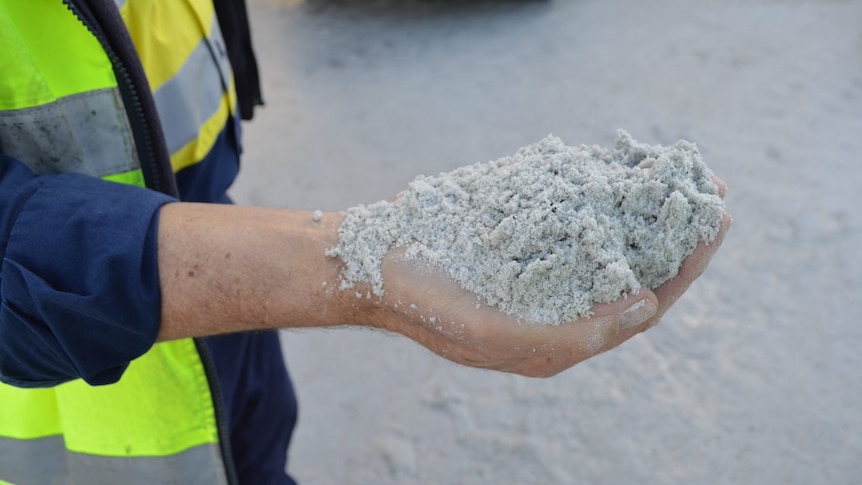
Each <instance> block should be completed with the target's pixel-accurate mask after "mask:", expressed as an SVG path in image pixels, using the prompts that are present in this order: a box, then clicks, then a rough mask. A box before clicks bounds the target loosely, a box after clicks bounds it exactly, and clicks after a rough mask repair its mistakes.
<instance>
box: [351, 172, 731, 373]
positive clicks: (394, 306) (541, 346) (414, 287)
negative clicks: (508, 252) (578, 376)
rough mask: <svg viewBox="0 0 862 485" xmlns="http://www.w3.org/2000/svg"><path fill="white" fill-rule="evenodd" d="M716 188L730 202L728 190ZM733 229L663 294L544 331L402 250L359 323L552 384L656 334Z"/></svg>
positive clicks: (703, 250)
mask: <svg viewBox="0 0 862 485" xmlns="http://www.w3.org/2000/svg"><path fill="white" fill-rule="evenodd" d="M714 181H715V182H716V184H717V185H718V186H719V193H720V195H721V196H722V197H724V194H725V192H726V191H727V186H726V185H725V184H724V182H723V181H721V180H720V179H717V178H716V179H715V180H714ZM730 224H731V218H730V216H729V215H727V214H726V215H725V217H724V219H723V221H722V224H721V229H720V231H719V234H718V236H716V238H715V239H714V240H713V241H711V242H710V243H709V244H707V243H703V242H702V243H700V244H699V245H698V246H697V247H696V248H695V250H694V252H693V253H692V254H691V255H690V256H689V257H687V258H686V259H685V260H684V261H683V264H682V266H681V268H680V270H679V274H678V275H677V276H676V277H674V278H672V279H671V280H669V281H667V282H665V283H664V284H662V285H661V286H660V287H659V288H657V289H655V290H654V291H649V290H646V289H644V290H641V291H640V292H639V293H637V294H632V295H628V296H626V297H625V298H623V299H620V300H618V301H615V302H612V303H602V304H597V305H595V306H594V307H593V311H592V316H591V317H590V318H586V319H583V320H579V321H576V322H570V323H565V324H562V325H542V324H533V323H530V322H524V321H519V320H518V319H516V318H513V317H509V316H507V315H505V314H503V313H501V312H500V311H498V310H496V309H495V308H493V307H489V306H487V305H484V304H481V303H479V301H478V299H477V297H476V296H475V295H473V294H472V293H469V292H467V291H465V290H463V289H461V288H460V287H459V286H458V285H457V284H456V283H455V282H454V281H453V280H451V279H450V278H448V277H447V276H446V275H445V274H444V272H443V270H441V269H438V268H434V267H431V266H429V265H427V264H424V263H422V262H418V261H412V260H409V259H407V258H405V257H404V254H403V250H398V249H396V250H393V251H390V254H389V255H387V257H386V258H385V259H384V262H383V268H382V269H383V280H384V288H385V295H384V296H383V298H382V299H379V300H378V299H377V298H376V297H374V298H373V299H372V301H371V303H372V304H371V305H369V303H368V302H366V301H364V300H362V299H359V300H358V301H356V302H354V307H355V308H357V314H356V318H357V320H359V321H363V320H364V321H366V323H367V324H368V325H371V326H380V327H382V328H386V329H388V330H390V331H394V332H397V333H400V334H403V335H405V336H407V337H409V338H411V339H413V340H415V341H417V342H419V343H420V344H422V345H424V346H425V347H427V348H428V349H430V350H431V351H433V352H435V353H436V354H438V355H440V356H442V357H445V358H447V359H449V360H451V361H453V362H456V363H459V364H464V365H468V366H472V367H480V368H487V369H494V370H499V371H504V372H511V373H515V374H521V375H525V376H532V377H549V376H552V375H555V374H557V373H559V372H562V371H564V370H566V369H568V368H569V367H572V366H573V365H575V364H577V363H579V362H582V361H584V360H586V359H588V358H590V357H593V356H595V355H597V354H600V353H602V352H605V351H607V350H610V349H612V348H614V347H616V346H618V345H620V344H621V343H623V342H625V341H626V340H628V339H630V338H631V337H633V336H635V335H637V334H638V333H640V332H643V331H645V330H647V329H649V328H651V327H653V326H655V325H656V324H657V323H658V321H659V319H661V317H662V316H663V315H664V314H665V312H667V310H668V309H669V308H670V307H671V305H673V303H674V302H676V300H678V299H679V297H680V296H682V294H683V293H684V292H685V291H686V290H687V289H688V287H689V286H690V285H691V283H692V282H694V280H695V279H697V278H698V277H699V276H700V275H701V274H702V273H703V271H704V270H705V269H706V266H707V264H708V263H709V261H710V259H711V258H712V256H713V255H714V254H715V252H716V251H717V250H718V247H719V246H720V245H721V243H722V241H723V240H724V236H725V234H726V233H727V230H728V229H729V228H730ZM369 307H371V308H369Z"/></svg>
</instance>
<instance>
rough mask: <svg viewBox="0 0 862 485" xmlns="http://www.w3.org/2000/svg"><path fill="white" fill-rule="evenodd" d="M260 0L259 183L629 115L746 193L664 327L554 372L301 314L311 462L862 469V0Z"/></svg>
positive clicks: (248, 161)
mask: <svg viewBox="0 0 862 485" xmlns="http://www.w3.org/2000/svg"><path fill="white" fill-rule="evenodd" d="M249 2H250V4H249V8H250V16H251V21H252V26H253V29H254V32H253V34H254V40H255V43H256V48H257V52H258V56H259V58H258V60H259V62H260V65H261V70H262V76H263V82H264V97H265V100H266V102H267V105H266V107H264V108H263V109H261V110H259V111H258V113H257V117H256V120H255V121H254V122H252V123H250V124H247V125H245V150H246V151H245V158H244V168H243V171H242V173H241V175H240V179H239V181H238V183H237V185H236V186H235V188H234V189H233V191H232V195H233V196H234V197H235V198H236V200H237V201H238V202H239V203H243V204H255V205H261V206H271V207H291V208H297V209H323V210H340V209H345V208H347V207H350V206H352V205H356V204H359V203H371V202H374V201H377V200H379V199H383V198H387V197H389V196H391V195H393V194H395V193H396V192H398V191H400V190H401V189H403V188H405V187H406V185H407V183H408V182H409V181H410V180H412V179H413V178H414V177H415V176H416V175H418V174H436V173H439V172H441V171H445V170H450V169H453V168H455V167H458V166H461V165H466V164H470V163H474V162H480V161H486V160H489V159H495V158H498V157H501V156H505V155H510V154H512V153H514V151H515V150H516V149H517V148H518V147H520V146H523V145H526V144H529V143H532V142H535V141H537V140H539V139H540V138H541V137H543V136H545V135H547V134H548V133H553V134H555V135H557V136H560V137H561V138H562V139H563V140H564V141H565V142H567V143H568V144H580V143H587V144H602V145H607V144H610V143H612V141H613V137H614V134H615V131H616V130H617V129H618V128H625V129H627V130H629V131H630V132H631V133H632V135H633V136H634V137H635V138H636V139H638V140H640V141H644V142H648V143H653V144H657V143H660V144H667V143H672V142H674V141H676V140H677V139H679V138H685V139H688V140H691V141H694V142H696V143H697V144H698V146H699V147H700V149H701V152H702V154H703V156H704V159H705V160H706V161H707V163H708V164H709V165H710V166H711V167H712V168H713V169H714V171H715V172H716V173H717V174H718V175H720V176H721V177H722V178H724V180H725V181H727V183H728V185H729V187H730V190H729V193H728V195H727V199H726V200H727V205H728V208H729V211H730V212H731V213H732V214H733V216H734V227H733V229H732V230H731V232H730V234H729V235H728V237H727V240H726V242H725V244H724V246H723V247H722V249H721V251H719V253H718V255H717V256H716V257H715V259H714V261H713V263H712V265H711V266H710V268H709V270H708V271H707V273H706V274H705V275H704V276H703V277H702V278H701V279H700V280H698V281H697V282H696V283H695V284H694V286H693V287H692V288H691V290H690V291H689V292H688V293H687V294H686V296H685V297H684V298H683V300H681V301H680V302H679V303H678V304H677V305H676V306H675V307H674V309H673V310H672V311H671V312H670V313H669V314H668V315H667V316H666V317H665V318H664V320H663V321H662V323H661V324H660V325H659V326H658V327H656V328H655V329H653V330H651V331H650V332H648V333H647V334H643V335H640V336H638V337H636V338H634V339H632V340H631V341H629V342H627V343H626V344H625V345H623V346H621V347H619V348H618V349H616V350H614V351H612V352H610V353H607V354H604V355H602V356H599V357H597V358H595V359H593V360H591V361H588V362H585V363H583V364H581V365H579V366H577V367H575V368H573V369H571V370H569V371H568V372H566V373H563V374H561V375H559V376H557V377H554V378H552V379H548V380H531V379H526V378H520V377H515V376H508V375H501V374H495V373H492V372H488V371H479V370H473V369H468V368H464V367H458V366H456V365H454V364H450V363H448V362H445V361H443V360H441V359H439V358H437V357H435V356H433V355H431V354H430V353H429V352H427V351H426V350H424V349H423V348H421V347H419V346H417V345H415V344H413V343H412V342H410V341H408V340H406V339H403V338H399V337H393V336H388V335H384V334H381V333H375V332H370V331H365V330H353V329H336V330H328V331H321V330H308V331H301V332H297V331H291V332H286V333H284V334H283V343H284V349H285V353H286V357H287V361H288V363H289V368H290V371H291V373H292V376H293V378H294V381H295V384H296V387H297V391H298V394H299V399H300V420H299V427H298V430H297V433H296V435H295V440H294V443H293V446H292V448H291V453H290V470H291V473H292V474H293V475H295V476H296V477H297V478H298V479H299V481H300V482H301V483H303V484H305V485H316V484H320V485H323V484H336V483H338V484H360V483H361V484H366V483H374V484H411V483H417V484H418V483H421V484H432V483H433V484H503V483H506V484H508V483H517V484H557V483H559V484H576V483H583V484H636V483H644V484H691V483H695V484H731V483H742V484H826V483H829V484H850V483H860V480H862V411H860V410H862V214H860V210H859V207H858V206H859V204H860V202H862V195H860V192H862V190H860V184H862V155H860V154H862V1H860V0H699V1H696V2H693V1H687V0H676V1H675V0H653V1H650V2H644V1H641V0H615V1H602V0H554V1H550V0H549V1H538V0H537V1H513V0H510V1H479V0H476V1H467V0H461V1H454V0H452V1H442V0H438V1H432V0H426V1H420V0H389V1H383V0H380V1H369V0H366V1H359V0H354V1H350V0H342V1H331V0H330V1H324V0H317V1H307V2H302V1H296V0H294V1H290V0H249Z"/></svg>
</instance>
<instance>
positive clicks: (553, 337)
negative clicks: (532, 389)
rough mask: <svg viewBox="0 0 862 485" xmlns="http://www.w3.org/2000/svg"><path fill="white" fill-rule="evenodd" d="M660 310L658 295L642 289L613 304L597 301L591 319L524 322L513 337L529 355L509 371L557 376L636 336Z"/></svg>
mask: <svg viewBox="0 0 862 485" xmlns="http://www.w3.org/2000/svg"><path fill="white" fill-rule="evenodd" d="M657 309H658V300H657V298H656V296H655V294H654V293H653V292H651V291H649V290H642V291H640V292H639V293H633V294H630V295H627V296H626V297H624V298H621V299H619V300H617V301H614V302H611V303H601V304H597V305H595V306H594V313H593V314H592V315H591V316H590V317H589V318H584V319H580V320H577V321H575V322H569V323H564V324H561V325H535V324H522V325H520V331H521V332H522V333H521V335H518V336H511V338H518V339H520V341H521V342H523V343H524V344H526V345H527V346H528V347H527V348H525V349H523V350H526V351H527V355H526V358H525V359H523V360H521V361H518V362H515V363H514V364H513V365H512V366H510V368H509V369H507V370H509V371H510V372H514V373H516V374H521V375H524V376H529V377H549V376H551V375H555V374H557V373H559V372H562V371H563V370H566V369H568V368H569V367H572V366H574V365H575V364H577V363H579V362H582V361H584V360H586V359H589V358H590V357H593V356H595V355H597V354H599V353H602V352H605V351H607V350H610V349H612V348H614V347H616V346H618V345H620V344H621V343H623V342H625V341H626V340H628V339H629V338H631V337H633V336H634V335H637V334H638V333H639V332H640V331H642V328H641V327H642V326H643V324H644V323H645V322H647V321H648V320H649V319H650V317H651V316H652V315H653V314H654V313H655V312H656V311H657ZM530 352H532V355H530Z"/></svg>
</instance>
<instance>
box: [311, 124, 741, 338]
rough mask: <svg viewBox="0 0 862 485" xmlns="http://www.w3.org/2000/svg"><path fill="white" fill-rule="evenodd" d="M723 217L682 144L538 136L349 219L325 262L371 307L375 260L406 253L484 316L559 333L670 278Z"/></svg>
mask: <svg viewBox="0 0 862 485" xmlns="http://www.w3.org/2000/svg"><path fill="white" fill-rule="evenodd" d="M723 214H724V203H723V201H722V200H721V198H720V197H719V196H718V187H717V186H716V185H715V183H713V181H712V172H711V171H710V170H709V168H707V166H706V165H705V164H704V163H703V161H702V160H701V158H700V153H699V152H698V150H697V147H695V145H694V144H692V143H688V142H686V141H679V142H677V143H676V144H674V145H673V146H670V147H661V146H649V145H645V144H639V143H637V142H635V141H634V140H633V139H632V137H631V136H630V135H629V134H628V133H626V132H624V131H620V132H619V133H618V134H617V139H616V143H615V146H614V148H613V149H605V148H601V147H598V146H584V145H582V146H579V147H569V146H566V145H564V144H563V142H562V141H561V140H560V139H559V138H556V137H553V136H548V137H547V138H545V139H544V140H541V141H540V142H538V143H536V144H533V145H530V146H527V147H524V148H521V149H520V150H518V152H517V153H516V154H515V155H513V156H511V157H505V158H501V159H499V160H495V161H490V162H486V163H478V164H475V165H470V166H466V167H462V168H458V169H456V170H453V171H451V172H447V173H442V174H440V175H437V176H434V177H427V176H420V177H418V178H416V179H415V180H414V181H413V182H411V183H410V185H409V186H408V188H407V190H405V191H403V192H401V193H400V194H398V196H397V197H396V198H395V199H394V200H392V201H382V202H377V203H375V204H371V205H363V206H357V207H354V208H351V209H349V210H348V211H347V213H346V217H345V219H344V222H343V223H342V225H341V228H340V230H339V236H340V240H339V243H338V245H337V246H335V247H334V248H331V249H330V250H329V251H327V254H328V255H330V256H333V257H338V258H340V259H341V260H342V261H343V262H344V264H345V268H344V271H343V274H342V275H341V277H342V281H341V289H348V288H352V287H353V286H354V285H355V284H356V283H358V282H364V283H369V284H370V285H371V287H372V289H373V290H372V291H373V292H374V294H375V295H378V296H382V295H383V292H384V291H385V289H386V288H385V286H384V282H383V277H382V275H381V271H380V264H381V262H382V260H383V257H384V256H385V255H386V253H387V252H388V251H389V250H390V249H391V248H393V247H398V246H404V247H405V248H406V254H407V255H408V257H411V258H420V259H422V260H425V261H427V262H428V263H430V264H433V265H435V266H438V267H440V268H442V269H443V270H445V271H446V272H447V273H448V274H449V276H450V277H452V278H453V279H454V280H455V281H457V282H458V284H460V285H461V286H462V287H463V288H464V289H465V290H468V291H470V292H473V293H475V294H476V295H477V296H478V298H479V299H480V301H482V302H483V303H485V304H488V305H493V306H496V307H497V308H499V309H500V310H501V311H503V312H505V313H507V314H509V315H513V316H517V317H520V318H524V319H526V320H529V321H531V322H537V323H545V324H560V323H563V322H570V321H574V320H576V319H578V318H581V317H585V316H588V315H589V314H590V308H591V307H592V306H593V304H594V303H599V302H609V301H614V300H617V299H619V298H620V297H622V296H624V295H626V294H627V293H631V292H635V291H638V290H639V289H640V288H642V287H644V288H649V289H655V288H657V287H658V286H659V285H661V284H662V283H664V282H665V281H667V280H669V279H671V278H673V277H674V276H675V275H676V274H677V272H678V271H679V267H680V265H681V263H682V260H683V259H684V258H685V257H686V256H688V255H689V254H691V252H692V251H693V250H694V248H695V246H696V245H697V244H698V242H699V241H712V240H713V239H714V238H715V237H716V235H717V234H718V231H719V227H720V225H721V220H722V216H723Z"/></svg>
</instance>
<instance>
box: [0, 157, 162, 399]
mask: <svg viewBox="0 0 862 485" xmlns="http://www.w3.org/2000/svg"><path fill="white" fill-rule="evenodd" d="M171 201H173V199H171V198H170V197H167V196H165V195H162V194H159V193H157V192H153V191H150V190H146V189H142V188H138V187H131V186H127V185H121V184H117V183H113V182H106V181H103V180H100V179H97V178H92V177H87V176H83V175H77V174H60V175H45V176H39V177H37V176H35V175H34V174H33V173H32V172H31V171H30V170H29V169H28V168H27V167H25V166H24V165H23V164H21V163H19V162H18V161H16V160H14V159H12V158H9V157H5V156H2V155H0V256H2V266H0V381H3V382H5V383H8V384H12V385H14V386H19V387H44V386H52V385H56V384H59V383H62V382H65V381H69V380H72V379H76V378H79V377H80V378H83V379H84V380H85V381H87V382H88V383H90V384H92V385H100V384H110V383H113V382H116V381H117V380H118V379H119V378H120V376H121V375H122V374H123V372H124V371H125V369H126V367H127V366H128V363H129V362H130V361H131V360H133V359H135V358H137V357H139V356H140V355H142V354H143V353H144V352H146V351H147V350H148V349H149V348H150V347H151V346H152V345H153V343H154V342H155V338H156V335H157V333H158V329H159V319H160V312H161V299H160V295H159V275H158V257H157V235H158V231H157V229H158V214H159V208H160V207H161V206H162V205H163V204H165V203H168V202H171Z"/></svg>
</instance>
